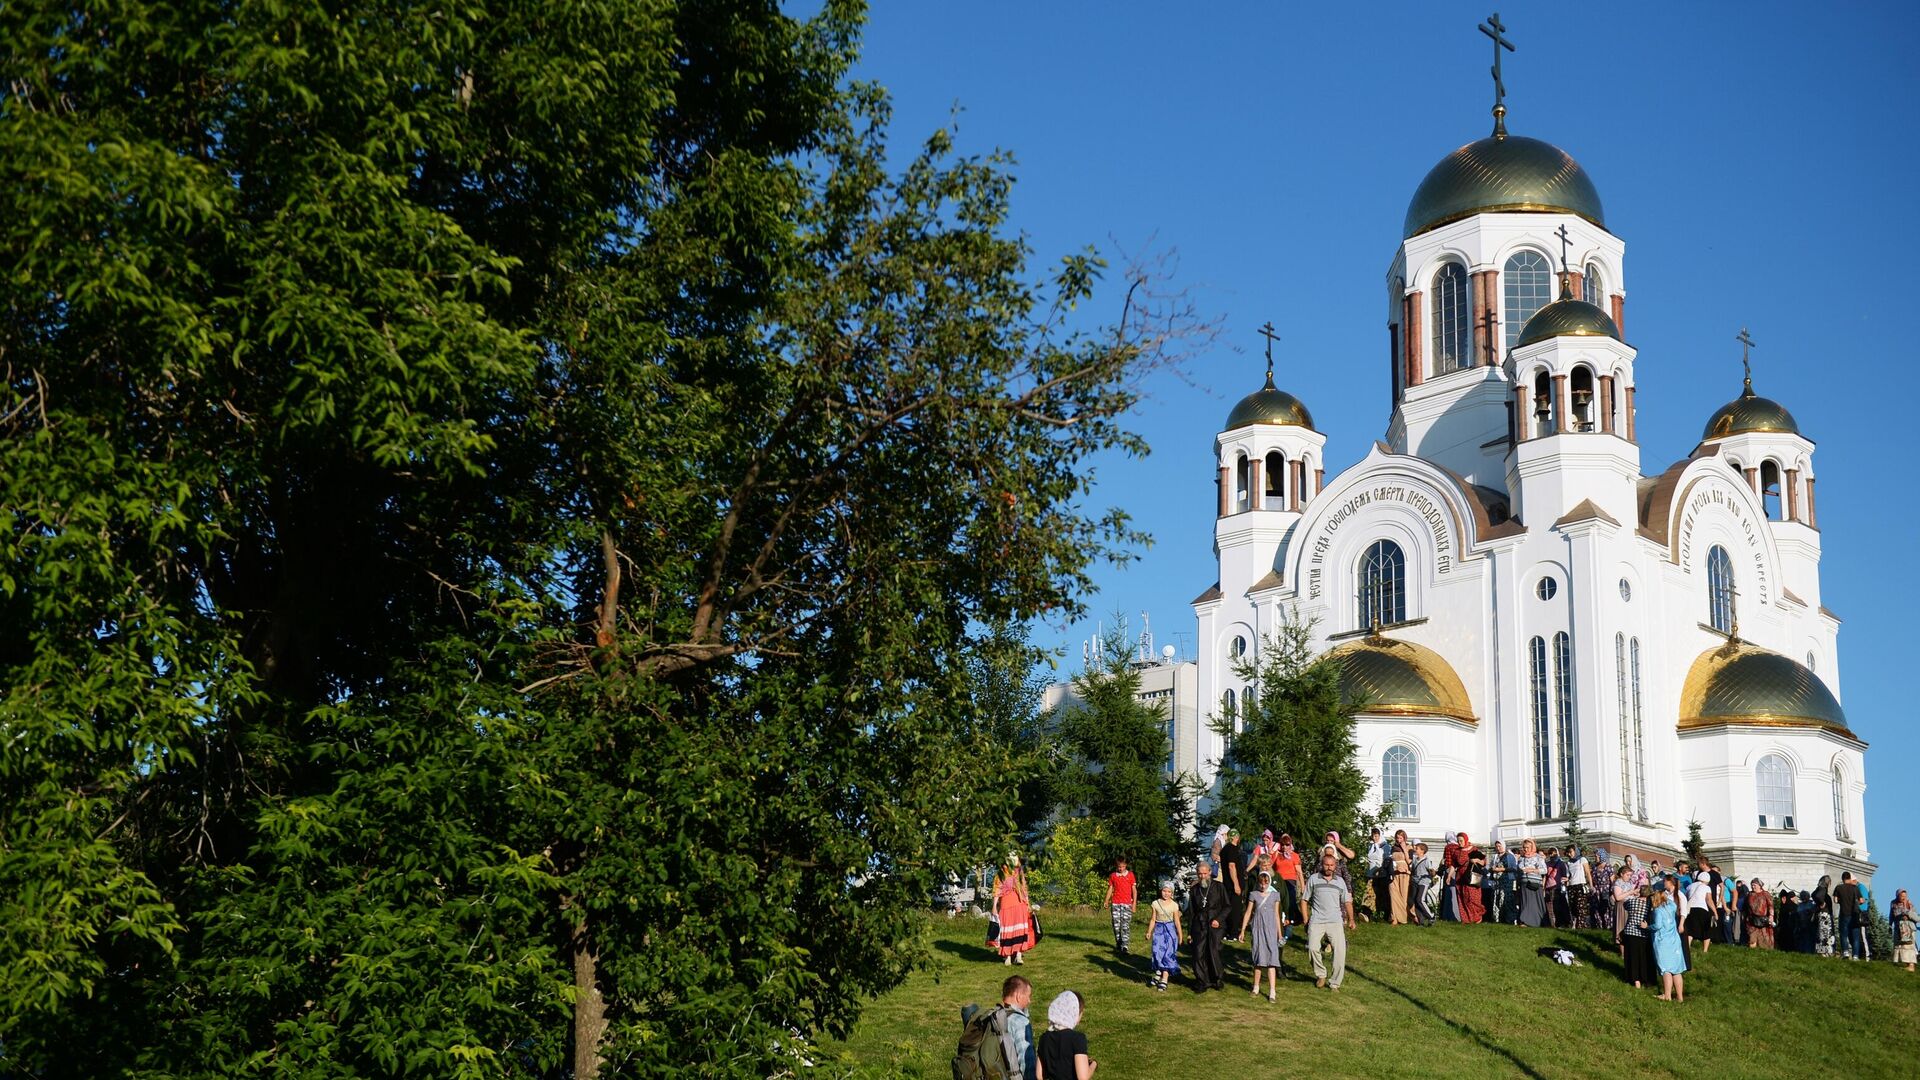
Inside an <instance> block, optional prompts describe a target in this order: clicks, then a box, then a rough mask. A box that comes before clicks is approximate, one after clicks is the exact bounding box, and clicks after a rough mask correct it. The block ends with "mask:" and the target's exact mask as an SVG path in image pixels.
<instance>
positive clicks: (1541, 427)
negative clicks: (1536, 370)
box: [1532, 371, 1559, 439]
mask: <svg viewBox="0 0 1920 1080" xmlns="http://www.w3.org/2000/svg"><path fill="white" fill-rule="evenodd" d="M1556 407H1557V406H1556V404H1555V402H1554V400H1553V377H1552V376H1550V375H1548V374H1547V373H1546V372H1545V371H1542V372H1541V373H1540V374H1538V375H1535V376H1534V377H1533V414H1532V415H1533V437H1534V438H1536V439H1544V438H1546V437H1547V436H1548V435H1551V434H1553V433H1554V431H1555V430H1556V429H1557V428H1558V427H1559V425H1558V424H1557V423H1555V422H1554V409H1555V408H1556Z"/></svg>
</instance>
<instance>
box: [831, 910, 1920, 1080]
mask: <svg viewBox="0 0 1920 1080" xmlns="http://www.w3.org/2000/svg"><path fill="white" fill-rule="evenodd" d="M1143 910H1144V909H1143ZM1046 921H1047V926H1046V929H1047V937H1046V939H1045V940H1044V941H1042V942H1041V944H1040V945H1039V947H1038V948H1037V949H1035V950H1034V952H1032V953H1030V954H1028V959H1027V963H1026V964H1025V965H1024V966H1023V967H1021V968H1020V969H1019V970H1020V972H1021V973H1022V974H1024V975H1026V976H1027V977H1028V978H1029V979H1031V980H1033V983H1034V1003H1033V1009H1032V1013H1033V1017H1034V1029H1035V1033H1036V1035H1037V1034H1038V1033H1039V1032H1040V1031H1042V1030H1044V1028H1045V1019H1044V1018H1045V1015H1046V1006H1047V1003H1048V1002H1049V1001H1051V1000H1052V999H1053V995H1054V994H1056V993H1059V992H1060V991H1061V990H1065V989H1072V990H1076V991H1079V992H1080V993H1081V994H1083V995H1084V996H1085V998H1086V1000H1087V1015H1086V1018H1085V1019H1084V1020H1083V1021H1082V1022H1081V1024H1080V1029H1081V1030H1082V1031H1084V1032H1086V1034H1087V1037H1088V1040H1089V1043H1090V1045H1091V1047H1092V1050H1093V1057H1094V1059H1095V1060H1097V1061H1098V1062H1099V1063H1100V1068H1099V1071H1098V1073H1097V1074H1096V1076H1097V1077H1098V1080H1120V1078H1123V1077H1185V1076H1208V1077H1227V1076H1233V1075H1235V1074H1239V1073H1244V1074H1246V1075H1249V1076H1254V1077H1266V1076H1282V1075H1284V1076H1292V1075H1311V1076H1314V1077H1316V1078H1324V1077H1366V1078H1368V1080H1378V1078H1380V1077H1383V1076H1399V1077H1421V1078H1433V1077H1474V1078H1476V1080H1485V1078H1487V1077H1506V1076H1523V1077H1580V1078H1591V1077H1599V1076H1616V1077H1617V1076H1689V1077H1703V1078H1707V1077H1710V1078H1712V1080H1730V1078H1734V1077H1759V1076H1766V1077H1769V1078H1773V1080H1779V1078H1782V1077H1792V1078H1795V1080H1802V1078H1805V1077H1814V1076H1834V1077H1847V1078H1849V1080H1863V1078H1872V1077H1912V1076H1916V1075H1920V975H1909V974H1908V973H1907V972H1906V971H1905V970H1904V969H1900V968H1896V967H1894V966H1893V965H1892V964H1888V963H1881V962H1875V963H1870V964H1868V963H1849V962H1846V961H1843V960H1838V959H1828V958H1824V957H1815V956H1804V955H1799V954H1786V953H1776V952H1767V953H1762V952H1757V951H1752V950H1747V949H1736V948H1729V947H1727V946H1723V945H1716V946H1714V948H1713V950H1712V951H1711V952H1710V953H1708V954H1707V955H1705V956H1700V955H1698V954H1696V955H1695V958H1694V969H1695V970H1694V972H1693V973H1692V974H1690V975H1688V976H1687V1000H1686V1002H1685V1003H1684V1004H1670V1003H1668V1002H1663V1001H1657V1000H1655V998H1654V994H1655V993H1657V991H1654V990H1644V991H1635V990H1634V989H1633V988H1632V987H1631V986H1629V985H1628V984H1627V983H1625V982H1622V981H1621V978H1620V962H1619V960H1618V958H1617V956H1616V955H1615V953H1614V952H1613V946H1612V940H1611V938H1610V936H1609V935H1608V934H1606V933H1603V932H1598V931H1587V932H1579V933H1576V932H1572V931H1554V930H1533V929H1526V928H1518V927H1501V926H1461V925H1455V924H1448V923H1443V924H1441V925H1439V926H1437V927H1433V928H1431V929H1427V928H1421V927H1413V926H1381V925H1369V924H1365V923H1362V924H1361V926H1360V927H1359V929H1358V930H1356V931H1354V932H1352V933H1350V934H1349V935H1348V955H1347V979H1346V984H1345V985H1344V986H1343V987H1342V988H1341V990H1340V992H1339V993H1337V994H1336V993H1330V992H1328V991H1326V990H1320V989H1316V988H1315V987H1314V985H1313V977H1312V972H1311V970H1310V969H1309V968H1308V966H1307V960H1306V954H1305V953H1304V952H1303V951H1302V950H1301V949H1300V948H1298V944H1297V943H1298V938H1297V937H1296V939H1295V941H1294V943H1290V944H1289V945H1288V947H1287V949H1286V953H1285V959H1286V961H1287V964H1288V969H1287V977H1286V978H1284V979H1283V980H1282V982H1281V984H1280V995H1279V1001H1278V1002H1276V1003H1269V1002H1268V1001H1267V1000H1266V998H1265V997H1261V998H1259V999H1255V998H1253V997H1252V996H1251V995H1250V994H1249V993H1248V989H1249V987H1250V985H1251V969H1250V968H1248V966H1247V952H1246V949H1245V947H1244V946H1238V945H1232V944H1229V945H1228V946H1227V956H1226V969H1227V979H1228V988H1227V990H1226V991H1224V992H1220V993H1207V994H1196V993H1194V992H1193V991H1192V990H1191V989H1190V988H1189V987H1187V986H1184V985H1181V984H1180V983H1178V982H1176V983H1175V985H1174V986H1173V988H1172V989H1170V990H1168V991H1166V992H1165V993H1159V992H1156V991H1154V990H1152V989H1149V988H1148V986H1147V985H1146V978H1147V961H1146V957H1145V956H1144V955H1143V954H1144V952H1145V934H1144V933H1143V930H1144V927H1145V922H1144V920H1140V921H1136V922H1135V924H1134V955H1133V956H1131V957H1129V958H1120V957H1116V956H1115V955H1114V954H1113V949H1112V935H1111V932H1110V930H1109V929H1108V926H1107V921H1106V919H1105V918H1104V917H1102V916H1098V915H1054V916H1052V917H1051V918H1049V919H1047V920H1046ZM984 927H985V924H984V923H983V922H981V921H980V920H977V919H969V918H961V919H954V920H951V921H948V920H939V921H936V923H935V924H934V926H933V931H932V932H933V935H934V940H933V945H934V955H935V956H936V957H937V958H938V962H937V964H936V966H935V967H934V968H933V969H932V970H929V971H924V972H920V973H918V974H916V975H915V976H914V977H913V978H911V979H910V980H908V982H907V983H906V984H905V985H904V986H902V987H900V988H899V989H898V990H896V991H894V992H893V993H892V994H889V995H888V996H886V997H884V998H882V999H880V1000H879V1001H877V1002H874V1003H873V1004H872V1005H871V1006H869V1008H868V1010H867V1012H866V1014H865V1016H864V1017H863V1018H862V1019H861V1022H860V1025H859V1027H858V1028H857V1029H856V1030H855V1031H854V1032H853V1034H852V1036H851V1037H850V1038H849V1039H848V1040H847V1041H846V1042H845V1043H842V1044H836V1049H838V1050H840V1051H842V1052H844V1053H846V1054H848V1055H850V1056H851V1057H852V1058H853V1059H854V1060H855V1061H856V1062H858V1063H859V1064H860V1065H863V1066H878V1067H882V1068H889V1067H890V1068H892V1069H897V1070H899V1071H900V1072H902V1073H904V1074H905V1075H909V1076H913V1075H919V1076H924V1077H930V1078H939V1077H946V1076H948V1075H949V1071H948V1069H949V1065H948V1062H949V1060H950V1056H951V1055H952V1053H953V1045H954V1040H955V1039H956V1038H957V1037H958V1035H959V1030H960V1022H959V1011H958V1010H959V1007H960V1006H961V1005H963V1004H965V1003H966V1002H969V1001H977V1002H980V1003H982V1004H988V1003H992V1002H994V1001H997V1000H998V999H999V986H1000V980H1001V979H1002V978H1004V977H1005V975H1006V974H1007V970H1008V969H1007V968H1005V967H1003V966H1002V965H1001V964H1000V962H999V960H998V958H996V957H993V956H991V955H990V953H989V952H988V950H987V949H986V947H985V946H984V945H983V944H982V943H981V937H982V935H983V934H984ZM1543 945H1554V946H1557V947H1561V948H1565V949H1567V950H1569V951H1571V952H1572V953H1573V954H1574V955H1575V956H1577V957H1578V958H1579V960H1580V963H1581V966H1579V967H1573V968H1568V967H1563V966H1561V965H1559V964H1555V963H1553V962H1552V961H1551V960H1547V959H1544V958H1541V957H1539V956H1537V955H1535V952H1534V950H1536V949H1538V948H1540V947H1541V946H1543ZM1181 962H1182V964H1185V963H1186V958H1185V956H1184V952H1183V955H1182V958H1181ZM1186 974H1187V972H1184V971H1183V972H1182V975H1183V976H1184V975H1186Z"/></svg>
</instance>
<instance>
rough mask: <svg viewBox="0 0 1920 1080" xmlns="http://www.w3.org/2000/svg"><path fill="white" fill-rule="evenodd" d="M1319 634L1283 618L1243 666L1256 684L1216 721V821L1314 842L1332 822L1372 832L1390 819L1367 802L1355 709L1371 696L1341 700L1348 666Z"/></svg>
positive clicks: (1210, 820) (1212, 821)
mask: <svg viewBox="0 0 1920 1080" xmlns="http://www.w3.org/2000/svg"><path fill="white" fill-rule="evenodd" d="M1313 638H1314V634H1313V626H1312V624H1311V623H1303V622H1300V621H1297V620H1295V619H1293V618H1287V619H1284V620H1283V621H1282V622H1281V624H1280V627H1279V631H1278V632H1277V633H1275V634H1272V635H1269V636H1266V637H1263V638H1262V639H1261V642H1260V645H1259V647H1258V648H1257V649H1256V650H1254V659H1253V660H1252V661H1249V662H1243V663H1241V664H1239V665H1238V666H1237V668H1236V670H1237V672H1238V674H1239V676H1240V677H1241V678H1242V679H1243V680H1245V681H1246V684H1247V692H1246V693H1245V694H1242V695H1241V696H1240V702H1239V704H1238V705H1237V707H1236V708H1234V709H1233V710H1231V711H1224V712H1222V713H1218V714H1215V715H1214V717H1213V719H1212V727H1213V730H1214V731H1215V732H1216V733H1218V734H1220V735H1221V736H1222V738H1223V739H1225V741H1226V745H1227V751H1226V755H1225V757H1224V759H1223V760H1222V761H1221V762H1220V768H1219V782H1218V788H1217V789H1216V798H1215V803H1214V806H1213V809H1212V810H1211V811H1210V812H1209V813H1208V815H1207V820H1206V824H1207V826H1208V827H1209V828H1211V827H1212V826H1214V825H1216V824H1231V825H1235V826H1239V827H1241V828H1250V829H1260V828H1271V829H1273V830H1274V832H1275V833H1279V832H1282V831H1284V832H1288V833H1291V834H1293V835H1294V836H1295V837H1297V838H1299V839H1300V843H1301V845H1302V846H1303V847H1311V846H1312V845H1314V844H1316V843H1318V841H1319V839H1320V837H1322V836H1323V835H1325V834H1326V833H1327V832H1328V831H1329V830H1333V831H1338V832H1340V833H1341V835H1343V836H1359V835H1363V834H1364V833H1365V831H1366V829H1367V828H1368V827H1370V826H1372V825H1374V824H1376V823H1377V822H1378V821H1379V820H1380V818H1381V817H1382V814H1381V812H1380V808H1378V807H1376V808H1374V809H1372V810H1368V809H1367V808H1366V807H1365V805H1364V804H1365V802H1366V799H1367V791H1368V786H1369V785H1368V781H1367V776H1366V773H1364V772H1362V771H1361V769H1360V765H1359V762H1358V760H1357V759H1356V757H1355V752H1356V749H1357V748H1356V746H1355V745H1354V741H1353V727H1354V715H1355V713H1356V711H1357V710H1358V709H1359V707H1360V706H1361V705H1363V704H1364V703H1361V702H1343V701H1342V700H1341V696H1340V674H1339V670H1338V669H1337V668H1336V667H1335V666H1334V664H1333V663H1332V662H1330V661H1328V660H1327V659H1326V658H1325V657H1324V656H1321V655H1319V654H1318V653H1316V652H1315V650H1314V648H1313Z"/></svg>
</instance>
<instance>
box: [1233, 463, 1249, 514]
mask: <svg viewBox="0 0 1920 1080" xmlns="http://www.w3.org/2000/svg"><path fill="white" fill-rule="evenodd" d="M1252 506H1253V462H1251V461H1248V460H1247V455H1245V454H1236V455H1235V456H1234V459H1233V512H1234V513H1236V514H1237V513H1239V512H1240V511H1242V510H1247V509H1250V508H1252Z"/></svg>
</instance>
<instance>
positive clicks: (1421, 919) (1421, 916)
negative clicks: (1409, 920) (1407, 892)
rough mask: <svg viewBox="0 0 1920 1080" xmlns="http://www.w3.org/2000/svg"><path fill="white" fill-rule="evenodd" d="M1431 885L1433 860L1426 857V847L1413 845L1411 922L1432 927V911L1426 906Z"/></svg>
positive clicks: (1423, 844) (1420, 844) (1421, 844)
mask: <svg viewBox="0 0 1920 1080" xmlns="http://www.w3.org/2000/svg"><path fill="white" fill-rule="evenodd" d="M1432 885H1433V860H1432V859H1430V858H1428V857H1427V845H1426V844H1425V843H1424V842H1423V843H1418V844H1415V845H1413V922H1414V925H1416V926H1432V925H1433V909H1432V908H1431V907H1430V906H1429V905H1428V904H1427V890H1428V889H1429V888H1431V887H1432Z"/></svg>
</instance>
